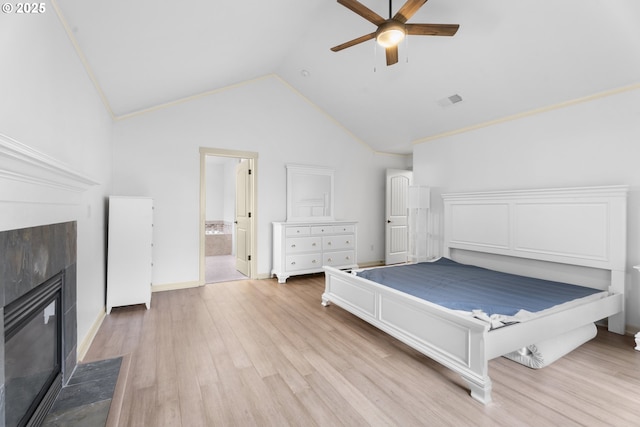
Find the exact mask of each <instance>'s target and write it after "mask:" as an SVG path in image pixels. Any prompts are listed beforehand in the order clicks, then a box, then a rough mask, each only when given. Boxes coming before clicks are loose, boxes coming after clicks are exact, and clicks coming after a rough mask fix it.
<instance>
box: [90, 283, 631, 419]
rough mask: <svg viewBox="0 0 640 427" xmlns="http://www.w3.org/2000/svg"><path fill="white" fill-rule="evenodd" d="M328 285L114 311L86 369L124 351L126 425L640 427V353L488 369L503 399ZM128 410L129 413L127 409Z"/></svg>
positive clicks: (226, 293) (591, 350) (258, 287)
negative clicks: (361, 314)
mask: <svg viewBox="0 0 640 427" xmlns="http://www.w3.org/2000/svg"><path fill="white" fill-rule="evenodd" d="M323 288H324V277H323V276H322V275H315V276H307V277H305V278H291V279H289V280H288V282H287V284H285V285H278V283H277V282H276V281H275V280H258V281H251V280H245V281H239V282H230V283H216V284H211V285H206V286H204V287H201V288H195V289H186V290H179V291H169V292H160V293H154V294H153V298H152V302H151V307H152V308H151V310H149V311H147V310H145V309H144V306H135V307H125V308H114V309H113V311H112V313H111V314H110V315H109V316H107V318H106V319H105V321H104V323H103V324H102V326H101V328H100V330H99V332H98V334H97V336H96V338H95V340H94V342H93V344H92V345H91V348H90V349H89V352H88V354H87V356H86V357H85V359H84V361H92V360H99V359H105V358H110V357H115V356H120V355H124V356H125V360H126V362H127V363H126V364H125V365H127V366H129V369H128V370H127V369H126V368H123V372H122V373H121V381H120V383H119V385H118V389H119V393H118V396H119V398H114V404H113V405H112V413H111V415H110V416H111V419H110V420H111V421H113V420H114V419H119V422H118V424H119V425H121V426H172V427H179V426H184V427H187V426H188V427H194V426H218V425H219V426H252V425H256V426H286V425H292V426H314V425H319V426H320V425H326V426H366V425H372V426H383V425H397V426H509V427H513V426H536V427H542V426H638V425H640V352H638V351H635V350H633V339H632V337H628V336H627V337H621V336H618V335H615V334H610V333H608V332H607V331H604V330H600V331H599V333H598V337H597V338H596V339H594V340H593V341H590V342H589V343H587V344H585V345H583V346H582V347H580V348H579V349H577V350H575V351H574V352H572V353H571V354H569V355H567V356H566V357H564V358H563V359H561V360H559V361H557V362H555V363H554V364H552V365H551V366H548V367H546V368H544V369H541V370H532V369H528V368H525V367H523V366H521V365H518V364H516V363H514V362H511V361H509V360H506V359H504V358H498V359H495V360H492V361H491V362H490V367H489V369H490V375H491V377H492V380H493V399H494V402H493V403H491V404H490V405H487V406H484V405H482V404H480V403H478V402H476V401H475V400H473V399H471V397H469V392H468V390H467V388H466V386H465V384H464V382H463V380H462V379H461V378H460V377H458V376H457V375H456V374H454V373H452V372H451V371H449V370H447V369H445V368H444V367H442V366H440V365H438V364H437V363H435V362H433V361H431V360H430V359H428V358H427V357H425V356H422V355H421V354H419V353H417V352H416V351H414V350H412V349H410V348H409V347H407V346H405V345H404V344H402V343H400V342H398V341H397V340H395V339H393V338H391V337H389V336H388V335H386V334H384V333H382V332H380V331H378V330H376V329H375V328H373V327H371V326H369V325H368V324H366V323H365V322H363V321H361V320H359V319H358V318H356V317H355V316H353V315H351V314H349V313H347V312H346V311H344V310H342V309H340V308H339V307H337V306H330V307H326V308H325V307H323V306H322V305H321V304H320V295H321V294H322V291H323ZM118 402H121V407H120V405H119V404H118Z"/></svg>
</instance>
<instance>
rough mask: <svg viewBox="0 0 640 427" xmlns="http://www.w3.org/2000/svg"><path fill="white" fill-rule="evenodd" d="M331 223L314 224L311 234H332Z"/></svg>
mask: <svg viewBox="0 0 640 427" xmlns="http://www.w3.org/2000/svg"><path fill="white" fill-rule="evenodd" d="M333 228H334V227H333V225H314V226H313V227H311V234H333V232H334V231H333Z"/></svg>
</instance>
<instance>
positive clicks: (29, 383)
mask: <svg viewBox="0 0 640 427" xmlns="http://www.w3.org/2000/svg"><path fill="white" fill-rule="evenodd" d="M0 302H1V304H0V306H1V307H2V308H1V313H0V314H2V316H0V319H2V320H1V321H2V328H3V330H4V337H5V338H4V340H3V341H2V345H1V346H0V362H2V363H1V364H0V379H1V382H0V415H1V417H0V427H11V426H23V425H28V426H32V425H33V426H37V425H39V424H40V423H41V422H42V420H43V419H44V417H45V416H46V414H47V412H48V410H49V408H50V407H51V405H52V404H53V402H54V400H55V398H56V396H57V394H58V392H59V391H60V389H61V387H62V386H63V385H64V384H66V382H67V381H68V380H69V378H70V376H71V374H72V373H73V370H74V368H75V366H76V347H77V345H76V342H77V333H76V223H75V222H68V223H61V224H52V225H45V226H38V227H31V228H25V229H20V230H11V231H5V232H0Z"/></svg>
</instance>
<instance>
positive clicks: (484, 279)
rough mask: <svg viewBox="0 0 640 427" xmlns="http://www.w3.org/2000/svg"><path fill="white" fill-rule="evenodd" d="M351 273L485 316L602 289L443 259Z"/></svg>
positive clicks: (535, 307)
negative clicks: (484, 314) (479, 312)
mask: <svg viewBox="0 0 640 427" xmlns="http://www.w3.org/2000/svg"><path fill="white" fill-rule="evenodd" d="M356 274H357V275H358V276H360V277H363V278H366V279H369V280H371V281H373V282H376V283H379V284H382V285H385V286H388V287H391V288H394V289H397V290H399V291H402V292H405V293H407V294H410V295H413V296H416V297H418V298H421V299H424V300H426V301H430V302H432V303H435V304H438V305H440V306H443V307H447V308H450V309H452V310H464V311H469V312H470V311H472V310H482V311H483V312H484V313H486V314H488V315H489V316H491V315H494V314H502V315H506V316H513V315H515V314H516V313H517V312H518V311H520V310H527V311H529V312H532V313H535V312H538V311H542V310H545V309H548V308H551V307H554V306H556V305H559V304H563V303H565V302H568V301H571V300H574V299H578V298H582V297H586V296H589V295H592V294H596V293H599V292H602V291H600V290H598V289H592V288H587V287H584V286H577V285H570V284H567V283H560V282H553V281H549V280H541V279H535V278H531V277H525V276H518V275H515V274H508V273H501V272H498V271H493V270H488V269H486V268H481V267H476V266H472V265H466V264H460V263H457V262H455V261H453V260H450V259H448V258H440V259H439V260H437V261H434V262H423V263H418V264H408V265H400V266H391V267H384V268H374V269H371V270H364V271H359V272H357V273H356Z"/></svg>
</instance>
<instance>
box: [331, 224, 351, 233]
mask: <svg viewBox="0 0 640 427" xmlns="http://www.w3.org/2000/svg"><path fill="white" fill-rule="evenodd" d="M355 232H356V226H355V225H353V224H349V225H334V226H333V233H334V234H344V233H350V234H355Z"/></svg>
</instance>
